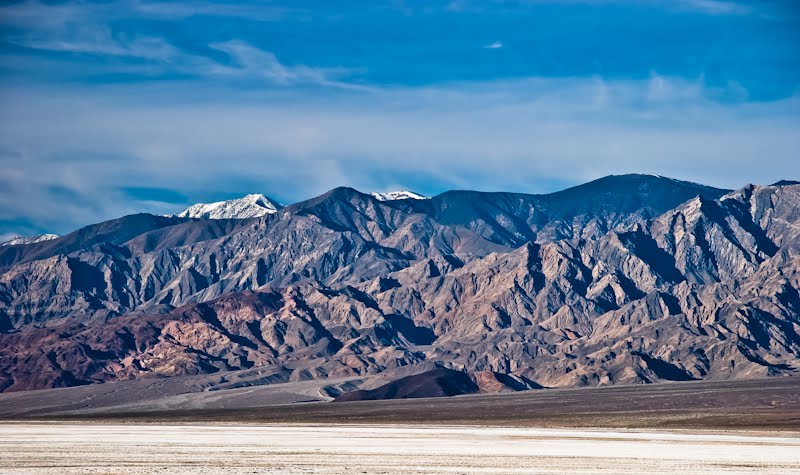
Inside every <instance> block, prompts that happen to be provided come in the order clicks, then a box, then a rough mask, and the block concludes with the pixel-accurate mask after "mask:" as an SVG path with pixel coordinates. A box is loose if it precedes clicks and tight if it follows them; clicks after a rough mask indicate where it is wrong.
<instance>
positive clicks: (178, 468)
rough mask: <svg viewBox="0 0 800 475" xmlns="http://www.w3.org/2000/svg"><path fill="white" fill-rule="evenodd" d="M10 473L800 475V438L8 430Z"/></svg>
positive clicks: (409, 429)
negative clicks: (628, 474) (710, 474)
mask: <svg viewBox="0 0 800 475" xmlns="http://www.w3.org/2000/svg"><path fill="white" fill-rule="evenodd" d="M0 454H2V457H0V473H3V474H5V473H9V474H10V473H13V474H40V473H44V474H50V473H59V474H62V473H66V474H85V473H120V474H128V473H148V474H150V473H158V474H173V473H303V474H351V473H380V474H433V473H452V474H528V473H598V474H612V473H614V474H618V473H637V474H638V473H775V474H784V473H786V474H788V473H800V438H798V437H796V436H795V435H789V436H783V435H774V436H763V435H753V434H748V433H723V432H719V431H716V432H713V431H709V432H703V431H692V432H689V431H671V432H658V431H650V430H648V431H620V430H586V429H583V430H574V429H542V428H522V427H518V428H501V427H485V426H484V427H478V426H446V425H408V424H387V425H333V426H322V425H311V424H307V425H295V424H263V425H261V424H260V425H254V424H253V425H251V424H221V423H214V424H208V423H205V424H196V425H195V424H192V425H177V424H109V423H90V422H69V423H53V422H49V423H44V422H42V423H36V422H20V423H11V422H7V423H3V424H0Z"/></svg>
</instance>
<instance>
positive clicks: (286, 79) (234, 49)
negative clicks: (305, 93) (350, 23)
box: [206, 40, 368, 90]
mask: <svg viewBox="0 0 800 475" xmlns="http://www.w3.org/2000/svg"><path fill="white" fill-rule="evenodd" d="M209 46H210V47H211V48H213V49H215V50H218V51H222V52H224V53H226V54H227V55H228V56H229V58H230V59H231V63H230V64H226V65H224V64H220V63H215V64H214V65H212V66H210V67H209V68H208V69H207V70H206V72H207V73H209V74H216V75H233V76H246V77H256V78H263V79H265V80H266V81H269V82H271V83H274V84H279V85H284V86H289V85H293V84H316V85H320V86H332V87H340V88H347V89H365V90H366V89H368V88H366V87H362V86H359V85H356V84H349V83H347V82H345V81H344V80H343V79H344V78H346V77H348V76H350V75H351V74H352V71H351V70H349V69H347V68H341V67H340V68H314V67H309V66H306V65H294V66H289V65H285V64H283V63H281V62H280V61H278V58H276V57H275V55H274V54H273V53H271V52H269V51H263V50H261V49H258V48H255V47H253V46H252V45H249V44H247V43H245V42H243V41H239V40H232V41H226V42H224V43H213V44H211V45H209Z"/></svg>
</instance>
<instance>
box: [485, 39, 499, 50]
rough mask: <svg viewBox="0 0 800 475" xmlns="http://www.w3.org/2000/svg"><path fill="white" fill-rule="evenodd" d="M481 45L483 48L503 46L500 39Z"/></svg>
mask: <svg viewBox="0 0 800 475" xmlns="http://www.w3.org/2000/svg"><path fill="white" fill-rule="evenodd" d="M483 47H484V49H500V48H502V47H503V43H502V42H501V41H494V42H492V43H489V44H487V45H484V46H483Z"/></svg>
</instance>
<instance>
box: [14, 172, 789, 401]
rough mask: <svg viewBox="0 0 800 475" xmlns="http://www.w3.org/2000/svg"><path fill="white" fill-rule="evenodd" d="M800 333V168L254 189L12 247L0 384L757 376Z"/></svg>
mask: <svg viewBox="0 0 800 475" xmlns="http://www.w3.org/2000/svg"><path fill="white" fill-rule="evenodd" d="M799 334H800V185H798V184H797V183H796V182H791V181H784V182H779V183H776V184H774V185H770V186H755V185H748V186H746V187H744V188H742V189H739V190H734V191H732V190H722V189H717V188H712V187H708V186H703V185H699V184H695V183H690V182H685V181H680V180H674V179H670V178H665V177H659V176H651V175H621V176H609V177H605V178H601V179H599V180H595V181H593V182H590V183H586V184H584V185H580V186H577V187H573V188H569V189H567V190H563V191H560V192H556V193H551V194H545V195H530V194H522V193H488V192H477V191H449V192H445V193H442V194H440V195H437V196H434V197H431V198H427V197H423V196H421V195H417V194H413V193H412V194H409V193H401V194H398V195H391V194H387V195H380V196H376V195H373V194H364V193H360V192H358V191H356V190H354V189H351V188H336V189H333V190H331V191H329V192H327V193H325V194H323V195H321V196H318V197H315V198H312V199H309V200H306V201H302V202H299V203H294V204H291V205H288V206H281V205H279V204H277V203H275V202H274V201H272V200H270V199H268V198H267V197H265V196H263V195H248V196H247V197H245V198H242V199H241V200H232V201H228V202H221V203H214V204H211V205H195V206H192V207H190V208H189V209H187V210H186V211H184V212H182V213H178V214H176V215H171V216H155V215H150V214H136V215H131V216H125V217H122V218H118V219H115V220H111V221H107V222H104V223H99V224H95V225H91V226H87V227H85V228H82V229H79V230H77V231H75V232H73V233H70V234H67V235H65V236H62V237H58V238H55V239H50V240H46V241H41V242H32V243H27V244H14V245H6V246H2V247H0V390H3V391H20V390H27V389H39V388H51V387H64V386H74V385H82V384H91V383H103V382H109V381H115V380H122V379H138V378H148V377H171V376H181V375H193V374H205V373H215V372H225V371H233V370H241V369H251V368H259V367H271V368H280V369H281V371H282V374H284V375H285V376H286V378H287V379H288V380H305V379H323V378H334V377H340V376H352V375H371V374H378V373H382V372H391V371H403V372H405V373H404V374H406V375H408V374H413V373H414V369H415V368H418V369H419V371H418V372H422V371H429V370H436V371H438V369H437V368H445V369H448V370H456V371H464V372H468V373H469V374H473V375H474V374H483V375H486V374H490V375H491V378H496V379H497V380H502V381H513V382H514V384H513V385H512V386H515V387H520V388H530V387H540V386H544V387H553V386H586V385H608V384H630V383H649V382H658V381H665V380H670V381H674V380H679V381H680V380H695V379H731V378H753V377H762V376H769V375H787V374H795V373H796V372H797V371H798V368H800V336H798V335H799ZM436 374H438V373H436ZM448 374H449V373H448ZM455 380H457V378H456V379H455ZM268 382H269V380H267V379H265V380H264V381H262V382H261V384H264V383H268ZM458 386H459V387H460V386H465V387H466V386H470V385H469V384H468V383H466V382H465V383H464V384H463V385H462V384H460V383H459V385H458ZM505 386H508V385H504V387H505ZM442 387H449V386H446V385H445V386H442ZM385 391H386V390H384V392H385ZM392 391H394V389H392ZM401 392H402V391H401ZM444 392H447V391H444ZM369 397H373V396H372V395H370V396H369Z"/></svg>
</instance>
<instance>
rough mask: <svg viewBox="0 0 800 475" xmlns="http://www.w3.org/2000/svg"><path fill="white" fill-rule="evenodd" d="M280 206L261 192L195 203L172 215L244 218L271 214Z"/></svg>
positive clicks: (181, 216) (200, 217)
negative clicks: (211, 201) (229, 198)
mask: <svg viewBox="0 0 800 475" xmlns="http://www.w3.org/2000/svg"><path fill="white" fill-rule="evenodd" d="M280 208H281V206H280V205H279V204H277V203H275V202H274V201H272V200H270V199H269V198H267V197H266V196H264V195H262V194H252V195H247V196H243V197H242V198H237V199H235V200H228V201H217V202H216V203H197V204H195V205H192V206H189V207H188V208H186V209H185V210H183V211H181V212H180V213H175V214H173V215H172V216H176V217H178V218H198V219H245V218H257V217H261V216H264V215H267V214H273V213H276V212H277V211H278V209H280Z"/></svg>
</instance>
